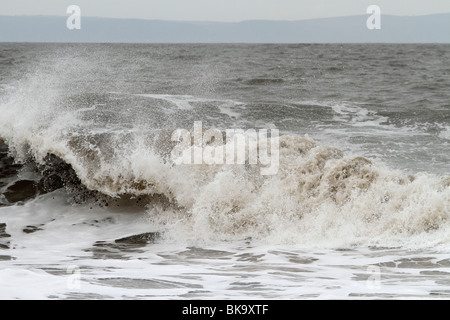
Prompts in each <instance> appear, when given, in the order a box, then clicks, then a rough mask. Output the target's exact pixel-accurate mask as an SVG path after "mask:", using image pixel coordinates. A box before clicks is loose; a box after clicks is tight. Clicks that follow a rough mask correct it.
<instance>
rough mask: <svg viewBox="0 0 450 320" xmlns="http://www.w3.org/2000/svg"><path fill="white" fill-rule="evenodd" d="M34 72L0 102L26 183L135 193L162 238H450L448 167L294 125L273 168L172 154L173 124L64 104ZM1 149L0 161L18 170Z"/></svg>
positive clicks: (89, 193)
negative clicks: (368, 150)
mask: <svg viewBox="0 0 450 320" xmlns="http://www.w3.org/2000/svg"><path fill="white" fill-rule="evenodd" d="M47 77H48V75H47ZM32 79H34V80H32V81H31V80H30V81H29V82H28V83H25V84H23V85H21V86H20V88H19V89H16V92H14V94H12V95H11V96H10V98H9V100H7V101H5V102H4V103H2V104H1V106H0V109H1V110H0V111H1V114H2V116H1V119H0V137H2V139H3V140H4V142H5V143H6V144H7V145H8V148H9V153H8V154H9V157H12V158H14V160H15V162H16V163H20V164H22V165H25V164H31V166H32V167H33V168H34V170H35V171H36V172H38V173H39V175H40V176H39V179H37V180H30V181H32V183H31V184H32V185H34V186H35V189H33V190H34V191H33V190H32V191H31V194H33V192H34V194H35V195H39V194H43V193H45V192H51V191H53V190H55V189H58V188H62V187H66V188H67V189H68V190H69V191H70V192H72V193H73V194H75V196H76V197H77V202H86V201H89V199H96V200H99V199H101V201H102V203H104V204H109V203H111V201H116V200H117V199H120V198H123V199H139V201H140V203H141V204H140V205H141V206H145V208H146V210H147V211H148V216H149V219H150V220H151V221H152V222H153V223H155V224H157V225H159V226H160V228H161V229H162V230H163V231H164V234H165V236H166V237H167V238H169V239H170V238H178V237H187V238H194V239H203V240H206V239H211V240H215V239H218V240H228V239H245V238H246V237H251V238H253V239H259V240H264V241H269V242H270V243H273V242H277V243H280V242H281V243H293V244H300V245H307V246H311V245H313V246H314V245H318V246H323V245H325V246H341V245H358V244H366V245H367V244H369V245H370V244H373V245H391V246H392V245H393V246H397V245H401V244H404V243H415V244H423V243H426V244H427V245H435V244H441V243H448V242H449V241H450V232H449V231H450V224H449V214H450V177H449V176H438V175H433V174H426V173H419V174H415V175H409V174H407V173H404V172H400V171H397V170H393V169H390V168H388V167H387V166H385V165H384V164H382V163H379V162H377V161H374V160H371V159H367V158H364V157H360V156H355V155H352V154H349V153H345V152H343V151H341V150H338V149H336V148H333V147H331V146H328V145H326V144H324V143H321V142H318V141H315V140H313V139H309V138H303V137H300V136H294V135H284V136H281V137H280V138H279V146H280V155H279V170H278V173H277V174H276V175H273V176H262V175H261V174H260V171H259V168H258V166H257V165H249V164H246V165H227V164H223V165H206V164H199V165H174V164H173V163H172V162H171V161H169V154H170V151H171V150H172V149H173V147H174V143H173V142H172V141H171V139H170V135H171V131H170V130H156V129H155V130H153V129H152V128H150V129H149V128H148V127H143V126H142V124H139V122H138V124H136V123H133V122H126V123H121V122H120V121H122V120H121V119H123V118H121V116H115V115H114V112H113V111H111V110H107V111H105V110H103V111H98V113H95V108H96V105H95V101H94V103H92V102H91V101H87V102H86V101H85V100H83V99H87V98H82V100H81V102H83V103H85V104H87V106H86V108H81V107H80V106H77V107H76V108H72V107H69V106H68V104H67V101H69V102H70V101H71V100H70V98H69V99H61V97H60V94H59V92H58V90H59V87H58V83H57V82H58V81H57V79H56V80H55V79H51V78H50V79H49V78H45V77H44V78H43V77H42V76H41V77H37V78H36V77H34V78H32ZM36 79H37V80H38V81H36ZM49 87H51V88H52V90H49ZM63 89H64V88H63ZM41 91H45V93H46V94H45V95H41V94H38V93H39V92H41ZM158 97H159V96H158ZM93 105H94V106H93ZM89 112H91V113H89ZM116 112H118V111H116ZM149 112H151V110H150V111H149ZM88 114H89V116H87V115H88ZM136 117H137V118H139V114H138V115H137V116H136ZM153 118H154V117H152V118H151V119H153ZM149 119H150V118H149ZM155 121H156V120H155ZM2 154H3V155H2V161H3V162H4V164H3V165H2V172H6V171H5V170H6V169H5V168H9V169H11V170H12V171H11V170H10V171H9V172H10V173H11V172H16V173H17V172H19V169H18V168H13V167H12V166H14V165H16V164H14V163H13V161H10V160H8V161H7V156H6V154H5V153H2ZM5 159H6V160H5ZM9 169H8V170H9ZM2 179H3V180H2V184H3V187H2V190H3V191H4V193H8V192H9V193H11V192H13V193H14V190H15V189H14V188H11V187H13V185H12V184H13V183H14V182H12V181H11V180H8V179H9V177H6V176H4V177H2ZM29 185H30V184H29ZM16 189H18V190H19V191H20V189H21V188H16ZM8 190H9V191H8ZM141 199H143V200H141ZM144 200H145V203H143V202H144ZM9 202H10V203H9V204H11V201H9Z"/></svg>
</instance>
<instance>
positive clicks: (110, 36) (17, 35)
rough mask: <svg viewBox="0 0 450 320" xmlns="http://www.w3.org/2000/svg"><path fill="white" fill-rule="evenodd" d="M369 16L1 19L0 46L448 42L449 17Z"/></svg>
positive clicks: (27, 17)
mask: <svg viewBox="0 0 450 320" xmlns="http://www.w3.org/2000/svg"><path fill="white" fill-rule="evenodd" d="M368 17H369V15H361V16H350V17H337V18H325V19H313V20H300V21H269V20H251V21H243V22H235V23H226V22H185V21H162V20H139V19H110V18H92V17H82V20H81V30H68V29H67V28H66V19H67V17H63V16H61V17H58V16H0V42H124V43H239V42H245V43H362V42H363V43H373V42H385V43H450V13H449V14H436V15H426V16H414V17H399V16H391V15H382V17H381V19H382V20H381V30H369V29H367V27H366V20H367V19H368Z"/></svg>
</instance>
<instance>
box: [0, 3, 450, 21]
mask: <svg viewBox="0 0 450 320" xmlns="http://www.w3.org/2000/svg"><path fill="white" fill-rule="evenodd" d="M71 4H76V5H78V6H80V8H81V11H82V15H83V16H91V17H113V18H139V19H161V20H196V21H242V20H252V19H267V20H302V19H312V18H323V17H337V16H347V15H360V14H366V9H367V7H368V6H369V5H373V4H376V5H378V6H379V7H380V8H381V13H382V14H393V15H406V16H409V15H425V14H432V13H450V0H427V1H425V0H0V15H66V9H67V7H68V6H69V5H71Z"/></svg>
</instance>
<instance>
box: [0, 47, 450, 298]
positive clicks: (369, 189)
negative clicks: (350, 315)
mask: <svg viewBox="0 0 450 320" xmlns="http://www.w3.org/2000/svg"><path fill="white" fill-rule="evenodd" d="M449 58H450V46H448V45H106V44H104V45H50V44H40V45H36V44H1V45H0V137H1V138H2V140H4V144H2V145H1V150H0V155H1V162H0V165H1V171H0V172H1V174H0V190H1V196H0V284H1V286H0V297H1V298H6V299H11V298H43V299H46V298H50V299H51V298H58V299H64V298H69V299H91V298H94V299H96V298H100V299H101V298H113V299H122V298H143V299H149V298H150V299H154V298H166V297H170V298H179V299H192V298H195V299H205V298H208V299H211V298H214V299H223V298H225V299H226V298H229V299H235V298H240V299H241V298H244V299H252V298H256V299H302V298H321V299H327V298H339V299H342V298H345V299H355V298H364V299H367V298H368V299H372V298H411V297H413V298H417V297H418V298H448V297H449V296H450V282H449V280H448V275H449V274H450V268H449V267H450V254H449V253H448V252H449V251H448V250H449V249H450V232H449V231H450V224H449V214H450V176H449V169H450V162H449V158H450V151H449V145H450V99H449V98H450V94H449V91H448V88H449V87H450V68H449V66H448V63H447V62H448V61H449ZM199 121H201V122H202V125H203V128H204V129H205V130H207V129H211V128H217V129H219V130H221V131H225V130H226V129H245V130H248V129H255V130H262V129H268V130H269V131H270V130H274V129H278V130H279V131H280V137H279V140H278V141H279V165H278V166H277V172H276V174H275V175H261V170H260V169H261V166H259V165H253V164H251V163H247V164H245V165H237V164H235V165H231V164H228V165H227V164H217V165H207V164H197V165H175V164H174V163H173V161H172V160H173V159H171V151H173V149H174V145H175V144H174V142H173V141H170V140H171V139H170V138H171V134H172V133H173V132H174V131H175V130H176V129H186V130H192V128H193V127H194V123H196V122H199ZM186 132H187V131H186ZM193 134H194V133H193ZM220 147H221V144H220V143H219V144H218V145H216V148H220ZM255 148H258V149H257V150H261V148H263V146H262V145H261V143H259V144H258V145H255Z"/></svg>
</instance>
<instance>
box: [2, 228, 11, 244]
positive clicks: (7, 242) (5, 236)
mask: <svg viewBox="0 0 450 320" xmlns="http://www.w3.org/2000/svg"><path fill="white" fill-rule="evenodd" d="M10 237H11V235H10V234H8V233H7V232H6V223H0V240H2V239H4V238H10ZM0 249H9V241H6V242H5V241H3V240H2V241H1V242H0Z"/></svg>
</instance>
